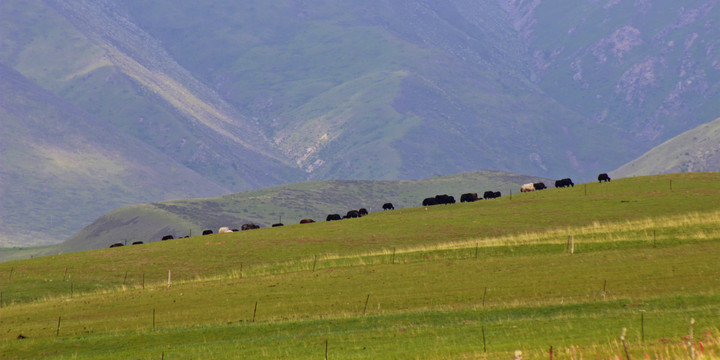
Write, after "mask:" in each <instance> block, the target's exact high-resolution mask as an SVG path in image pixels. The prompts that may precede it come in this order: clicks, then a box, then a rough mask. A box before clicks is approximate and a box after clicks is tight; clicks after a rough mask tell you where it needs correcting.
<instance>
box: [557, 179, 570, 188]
mask: <svg viewBox="0 0 720 360" xmlns="http://www.w3.org/2000/svg"><path fill="white" fill-rule="evenodd" d="M555 187H556V188H564V187H575V184H574V183H573V182H572V180H570V178H564V179H560V180H557V181H555Z"/></svg>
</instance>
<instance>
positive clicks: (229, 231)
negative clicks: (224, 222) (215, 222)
mask: <svg viewBox="0 0 720 360" xmlns="http://www.w3.org/2000/svg"><path fill="white" fill-rule="evenodd" d="M231 232H233V231H232V230H230V228H229V227H227V226H223V227H221V228H220V229H218V234H225V233H231Z"/></svg>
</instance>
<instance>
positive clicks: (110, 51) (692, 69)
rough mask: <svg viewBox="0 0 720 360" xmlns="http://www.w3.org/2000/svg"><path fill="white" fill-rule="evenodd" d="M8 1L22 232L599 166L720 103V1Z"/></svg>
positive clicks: (10, 204)
mask: <svg viewBox="0 0 720 360" xmlns="http://www.w3.org/2000/svg"><path fill="white" fill-rule="evenodd" d="M0 14H2V16H0V124H2V128H3V131H2V133H0V139H1V141H2V142H1V143H0V196H2V201H1V202H0V229H1V230H2V231H0V233H1V234H2V235H0V244H2V245H3V246H16V245H27V244H34V245H36V244H48V243H53V242H57V241H60V240H63V239H66V238H68V237H70V236H71V235H73V234H75V233H76V232H77V231H78V230H79V229H81V228H82V227H84V226H85V225H87V224H89V223H90V222H92V221H93V220H94V219H96V218H97V217H99V216H100V215H102V214H104V213H105V212H107V211H110V210H112V209H115V208H117V207H120V206H124V205H129V204H137V203H146V202H155V201H161V200H169V199H178V198H191V197H209V196H217V195H222V194H228V193H233V192H240V191H247V190H253V189H260V188H265V187H271V186H276V185H281V184H288V183H296V182H301V181H308V180H325V179H353V180H361V179H365V180H398V179H419V178H424V177H430V176H438V175H446V174H456V173H461V172H465V171H471V170H478V169H492V170H500V171H509V172H514V173H520V174H530V175H533V176H537V177H544V178H561V177H568V176H571V177H573V178H575V179H576V181H577V180H580V181H583V180H592V179H593V178H594V177H595V176H596V175H597V173H599V172H608V171H611V170H613V169H617V168H620V167H621V166H622V165H624V164H626V163H628V162H630V161H632V160H634V159H636V158H638V157H640V156H641V155H643V154H644V153H646V152H648V151H649V150H651V149H653V148H654V147H655V146H657V145H660V144H662V143H664V142H666V141H668V140H670V139H672V138H673V137H675V136H677V135H679V134H681V133H684V132H686V131H690V130H692V129H694V128H697V127H698V126H702V125H703V124H706V123H709V122H711V121H713V120H715V119H716V118H718V116H719V115H720V114H718V113H719V111H718V106H717V104H718V103H720V102H719V100H720V26H718V25H719V24H718V22H719V21H720V7H718V1H717V0H697V1H690V0H685V1H670V0H658V1H652V2H651V1H647V0H604V1H599V0H583V1H560V2H557V1H556V2H544V1H541V0H490V1H485V2H477V1H472V0H448V1H444V2H436V1H424V0H392V1H391V0H368V1H363V2H354V1H329V0H291V1H283V2H267V1H259V0H249V1H243V2H237V1H230V0H215V1H212V2H203V3H200V2H192V1H177V0H175V1H169V0H157V1H152V2H148V1H139V0H73V1H70V0H27V1H19V0H7V1H3V2H2V3H0ZM689 139H692V138H689ZM685 141H686V142H689V143H690V144H689V145H688V146H690V147H693V144H692V141H691V140H687V139H686V140H685ZM709 141H712V140H709ZM688 152H689V153H690V152H692V151H690V150H688ZM660 162H662V161H656V163H660ZM714 163H715V162H713V161H706V162H705V164H709V165H708V166H710V167H712V164H714ZM692 170H717V169H712V168H710V169H708V168H703V169H701V168H699V167H698V166H695V167H694V168H693V169H692ZM649 171H651V172H652V171H653V170H652V169H650V170H649ZM656 171H657V170H656ZM622 173H623V175H625V176H631V175H633V172H632V171H628V172H622Z"/></svg>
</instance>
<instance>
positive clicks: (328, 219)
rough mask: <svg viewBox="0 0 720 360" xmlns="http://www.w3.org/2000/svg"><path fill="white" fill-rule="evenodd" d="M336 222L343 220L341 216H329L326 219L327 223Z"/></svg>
mask: <svg viewBox="0 0 720 360" xmlns="http://www.w3.org/2000/svg"><path fill="white" fill-rule="evenodd" d="M334 220H342V218H341V217H340V214H328V216H327V217H326V218H325V221H334Z"/></svg>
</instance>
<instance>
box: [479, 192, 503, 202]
mask: <svg viewBox="0 0 720 360" xmlns="http://www.w3.org/2000/svg"><path fill="white" fill-rule="evenodd" d="M500 196H502V194H501V193H500V192H499V191H486V192H485V193H484V194H483V198H485V200H487V199H495V198H499V197H500Z"/></svg>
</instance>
